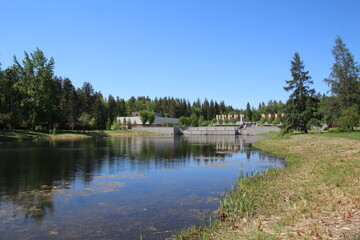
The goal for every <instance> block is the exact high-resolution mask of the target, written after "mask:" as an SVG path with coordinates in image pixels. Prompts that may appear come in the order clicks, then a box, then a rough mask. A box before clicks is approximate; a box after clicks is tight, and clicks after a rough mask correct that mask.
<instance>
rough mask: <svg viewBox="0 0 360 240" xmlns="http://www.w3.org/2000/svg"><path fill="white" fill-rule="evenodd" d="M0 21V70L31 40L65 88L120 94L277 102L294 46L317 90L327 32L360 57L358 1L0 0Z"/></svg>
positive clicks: (328, 59) (324, 69) (239, 103)
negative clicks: (87, 86)
mask: <svg viewBox="0 0 360 240" xmlns="http://www.w3.org/2000/svg"><path fill="white" fill-rule="evenodd" d="M0 23H1V29H0V62H1V63H2V68H6V67H8V66H10V65H11V64H12V63H13V56H14V55H16V56H17V58H18V59H23V56H24V51H27V52H32V51H34V50H35V48H36V47H39V48H40V49H41V50H43V51H44V52H45V55H46V56H47V57H48V58H50V57H51V56H52V57H54V59H55V63H56V64H55V74H56V75H58V76H62V77H69V78H70V79H71V80H72V82H73V84H74V85H75V87H81V86H82V84H83V82H85V81H88V82H90V83H91V84H92V85H93V87H94V89H95V90H96V91H100V92H101V93H102V94H103V95H104V96H105V97H107V96H108V95H109V94H112V95H113V96H120V97H122V98H125V99H128V98H130V97H131V96H149V97H150V98H155V97H165V96H173V97H178V98H186V99H189V100H190V101H194V100H196V99H197V98H198V97H199V98H200V99H204V98H207V99H214V100H217V101H222V100H224V101H225V103H226V104H230V105H232V106H234V107H237V108H245V106H246V103H247V102H250V104H251V105H252V106H258V104H259V102H262V101H264V102H267V101H269V100H270V99H276V100H282V101H286V99H287V98H288V95H289V93H287V92H285V91H284V90H283V86H285V80H288V79H290V78H291V76H290V71H289V68H290V60H291V59H292V57H293V55H294V53H295V52H299V53H300V56H301V58H302V60H303V61H304V64H305V68H306V70H308V71H309V72H310V76H312V78H313V81H314V85H313V86H314V88H315V89H316V90H317V91H318V92H321V93H326V91H328V87H327V85H326V84H325V83H324V82H323V79H324V78H326V77H328V76H329V74H330V71H331V70H330V68H331V66H332V63H333V57H332V55H331V50H332V47H333V45H334V40H335V38H336V36H337V35H339V36H341V37H342V39H343V41H344V42H345V43H346V45H347V47H348V48H349V49H350V51H351V52H352V54H353V55H354V56H355V60H357V61H359V57H360V46H359V42H360V41H359V40H360V31H359V26H360V1H358V0H352V1H350V0H338V1H334V0H326V1H323V0H316V1H315V0H302V1H292V0H288V1H279V0H278V1H270V0H262V1H260V0H254V1H241V0H233V1H232V0H218V1H211V0H181V1H180V0H162V1H160V0H143V1H140V0H128V1H115V0H114V1H110V0H104V1H89V0H87V1H80V0H78V1H77V0H71V1H68V0H61V1H60V0H51V1H49V0H47V1H37V0H32V1H29V0H24V1H17V0H5V1H3V2H2V3H1V14H0Z"/></svg>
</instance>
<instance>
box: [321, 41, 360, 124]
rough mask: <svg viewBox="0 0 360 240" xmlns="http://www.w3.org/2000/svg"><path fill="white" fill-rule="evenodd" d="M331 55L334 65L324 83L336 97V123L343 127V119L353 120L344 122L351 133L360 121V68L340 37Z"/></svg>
mask: <svg viewBox="0 0 360 240" xmlns="http://www.w3.org/2000/svg"><path fill="white" fill-rule="evenodd" d="M332 54H333V56H334V58H335V63H334V64H333V67H332V72H331V74H330V77H329V78H327V79H324V81H325V82H326V83H328V85H329V86H330V87H331V92H332V94H333V95H334V96H335V97H336V98H335V101H336V102H337V103H338V105H339V106H340V109H341V111H340V117H339V118H338V119H337V120H336V121H337V123H338V124H339V125H341V126H343V125H344V124H343V123H344V119H354V120H353V121H345V122H347V124H345V125H346V127H347V128H348V129H349V131H352V130H353V128H354V126H356V124H357V123H358V122H359V120H360V119H359V116H360V80H359V71H360V68H359V65H358V64H357V63H356V62H355V60H354V57H353V55H352V54H351V52H350V51H349V49H347V48H346V45H345V43H343V41H342V39H341V38H340V37H337V38H336V40H335V46H334V48H333V50H332ZM350 123H353V125H351V124H350Z"/></svg>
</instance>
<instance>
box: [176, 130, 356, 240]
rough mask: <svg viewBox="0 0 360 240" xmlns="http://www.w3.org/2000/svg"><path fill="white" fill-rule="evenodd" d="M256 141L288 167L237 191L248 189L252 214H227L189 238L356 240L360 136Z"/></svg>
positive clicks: (264, 176) (303, 136) (272, 172)
mask: <svg viewBox="0 0 360 240" xmlns="http://www.w3.org/2000/svg"><path fill="white" fill-rule="evenodd" d="M256 145H257V147H260V148H262V149H264V150H266V151H271V152H274V153H276V154H279V155H281V156H284V157H287V158H288V160H289V163H290V164H289V167H288V168H285V169H274V170H271V171H270V172H269V173H267V174H264V175H261V176H259V177H257V178H256V179H252V180H251V181H248V182H249V183H248V184H246V185H245V186H243V187H242V189H241V188H240V189H239V190H237V191H242V192H247V193H248V194H250V196H251V197H250V198H251V201H252V202H253V205H254V206H253V209H252V211H253V212H252V214H231V213H230V214H228V215H227V217H226V218H225V219H224V221H222V222H217V223H216V224H213V226H212V228H210V229H206V230H203V232H206V234H204V233H202V235H201V234H199V233H193V234H189V235H188V236H187V237H188V238H189V239H360V141H356V140H349V139H344V138H326V137H322V136H314V135H296V136H291V137H290V138H275V139H274V138H273V139H266V140H263V141H261V142H260V143H258V144H256ZM240 195H241V194H240ZM220 211H221V209H220ZM205 235H206V238H201V237H199V236H205ZM179 238H180V239H186V238H185V237H184V238H182V237H179Z"/></svg>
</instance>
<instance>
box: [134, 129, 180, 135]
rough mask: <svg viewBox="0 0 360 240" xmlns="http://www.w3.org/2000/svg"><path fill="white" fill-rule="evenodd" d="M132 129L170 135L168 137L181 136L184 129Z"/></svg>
mask: <svg viewBox="0 0 360 240" xmlns="http://www.w3.org/2000/svg"><path fill="white" fill-rule="evenodd" d="M132 129H135V130H140V131H145V132H153V133H161V134H168V135H180V134H181V129H182V128H181V127H133V128H132Z"/></svg>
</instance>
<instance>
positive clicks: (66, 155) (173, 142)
mask: <svg viewBox="0 0 360 240" xmlns="http://www.w3.org/2000/svg"><path fill="white" fill-rule="evenodd" d="M259 138H261V137H251V136H248V137H246V136H191V137H185V136H181V137H173V136H147V137H109V138H97V139H85V140H84V139H82V140H67V141H60V140H58V141H41V142H22V143H3V144H0V236H1V239H139V238H140V236H143V239H165V238H167V237H170V236H171V235H172V234H174V233H175V232H176V231H178V230H180V229H182V228H186V227H190V226H192V225H197V224H199V223H200V222H207V221H208V220H209V219H210V218H214V216H215V214H214V211H215V210H216V209H217V207H218V202H219V198H220V196H221V194H222V193H223V192H225V191H226V190H229V189H231V187H232V185H233V184H235V182H236V180H237V179H238V177H239V176H240V175H253V174H256V173H257V172H259V171H265V170H267V169H268V168H269V167H270V166H277V167H281V166H283V164H284V163H283V162H282V161H281V159H279V158H278V157H276V156H274V155H272V154H269V153H266V152H262V151H260V150H258V149H256V148H254V147H252V143H253V142H255V141H257V140H258V139H259Z"/></svg>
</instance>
